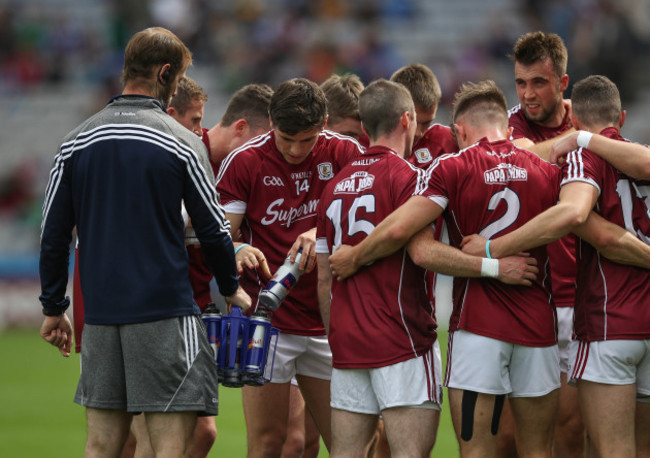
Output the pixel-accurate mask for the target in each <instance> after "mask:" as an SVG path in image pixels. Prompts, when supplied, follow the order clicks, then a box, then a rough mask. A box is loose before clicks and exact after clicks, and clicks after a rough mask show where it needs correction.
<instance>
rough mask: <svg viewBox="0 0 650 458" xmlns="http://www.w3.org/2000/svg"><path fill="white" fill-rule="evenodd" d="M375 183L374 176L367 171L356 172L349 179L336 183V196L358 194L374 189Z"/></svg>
mask: <svg viewBox="0 0 650 458" xmlns="http://www.w3.org/2000/svg"><path fill="white" fill-rule="evenodd" d="M374 182H375V176H374V175H371V174H370V173H368V172H365V171H361V172H354V173H353V174H352V175H350V176H349V177H348V178H345V179H343V180H341V181H339V182H338V183H336V186H335V187H334V194H358V193H360V192H362V191H365V190H367V189H370V188H372V184H373V183H374Z"/></svg>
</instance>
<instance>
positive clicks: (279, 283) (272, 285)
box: [259, 248, 303, 310]
mask: <svg viewBox="0 0 650 458" xmlns="http://www.w3.org/2000/svg"><path fill="white" fill-rule="evenodd" d="M301 256H302V248H301V249H300V250H298V254H296V262H294V263H292V262H291V261H290V256H287V259H285V261H284V264H282V265H281V266H280V268H279V269H278V270H277V272H275V275H273V277H271V280H270V281H269V282H268V284H267V285H266V286H265V287H264V289H263V290H262V292H261V293H260V296H259V299H260V303H261V304H262V305H263V306H264V307H265V308H266V309H268V310H276V309H277V308H278V307H280V304H281V303H282V301H283V300H284V298H285V297H287V294H289V291H291V288H293V286H294V285H295V284H296V283H297V282H298V279H299V278H300V275H302V272H303V271H301V270H300V269H299V268H298V266H299V265H300V257H301Z"/></svg>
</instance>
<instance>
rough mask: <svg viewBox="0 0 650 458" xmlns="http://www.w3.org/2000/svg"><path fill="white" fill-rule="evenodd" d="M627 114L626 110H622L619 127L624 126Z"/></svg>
mask: <svg viewBox="0 0 650 458" xmlns="http://www.w3.org/2000/svg"><path fill="white" fill-rule="evenodd" d="M626 115H627V113H626V111H625V110H621V117H620V118H619V121H618V128H619V129H620V128H621V127H623V124H625V116H626Z"/></svg>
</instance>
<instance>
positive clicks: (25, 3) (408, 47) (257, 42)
mask: <svg viewBox="0 0 650 458" xmlns="http://www.w3.org/2000/svg"><path fill="white" fill-rule="evenodd" d="M453 3H454V4H455V5H457V6H458V5H464V6H465V8H467V10H468V11H472V10H473V6H474V5H475V6H476V8H477V9H478V7H479V5H482V4H483V0H456V1H455V2H453ZM495 4H498V8H500V10H497V11H495V13H494V14H493V15H491V16H490V17H485V18H483V26H482V27H480V28H476V27H475V26H473V25H472V30H471V31H468V30H467V29H463V28H462V20H463V18H462V17H461V21H460V22H459V23H458V26H457V27H456V28H457V29H458V30H459V33H458V36H457V37H452V36H450V34H448V33H447V32H445V35H444V36H441V35H440V34H437V33H436V30H435V27H432V26H431V24H436V22H435V21H433V19H434V18H435V16H436V14H437V12H438V11H439V12H440V14H446V13H445V12H446V11H449V8H452V7H453V6H450V4H449V2H445V1H444V0H436V1H432V0H419V1H412V0H379V1H378V0H354V1H343V0H230V1H210V0H85V1H81V0H47V1H46V0H21V1H15V0H0V101H3V105H6V104H7V100H12V101H16V100H17V99H21V98H29V97H39V96H40V94H42V93H43V91H47V92H48V93H52V92H56V90H57V89H56V88H57V87H69V86H71V85H78V86H79V87H82V88H88V91H89V92H88V94H87V99H88V100H89V107H88V111H95V110H96V109H97V107H98V106H100V105H101V104H103V103H105V101H106V100H108V97H109V96H110V95H112V94H116V93H118V92H119V91H120V87H121V86H120V80H119V79H120V73H121V68H122V61H121V59H122V55H123V48H124V45H125V43H126V42H127V41H128V39H129V38H130V36H131V35H132V33H133V32H134V31H136V30H139V29H141V28H143V27H146V26H150V25H154V24H155V25H162V26H165V27H167V28H169V29H171V30H173V31H174V32H175V33H177V35H178V36H179V37H180V38H181V39H182V40H183V41H185V42H186V43H187V44H188V46H189V47H190V49H191V50H192V52H193V53H194V67H195V68H196V69H197V70H199V69H202V70H203V71H204V72H205V73H207V74H209V75H210V77H211V79H212V81H210V84H207V82H205V81H201V80H200V79H199V81H200V82H201V83H203V84H204V86H206V87H207V88H208V89H209V90H214V91H216V92H218V93H220V94H221V95H219V94H209V95H210V97H211V100H217V101H218V100H224V99H227V97H228V96H229V94H231V93H232V92H234V91H235V90H236V89H238V88H239V87H241V86H242V85H244V84H247V83H251V82H265V83H268V84H270V85H276V84H277V83H279V82H281V81H284V80H286V79H288V78H292V77H296V76H304V77H307V78H310V79H312V80H314V81H315V82H317V83H320V82H322V81H324V80H325V79H326V78H327V77H328V76H329V75H330V74H332V73H343V72H353V73H356V74H357V75H359V76H360V78H361V79H362V81H363V82H364V83H365V84H367V83H369V82H370V81H372V80H373V79H375V78H377V77H388V76H390V74H391V73H392V72H393V71H394V70H395V69H397V68H398V67H400V66H401V65H404V64H406V63H411V62H413V61H419V62H421V63H423V64H425V65H427V66H429V67H430V68H432V69H433V70H434V72H436V74H437V76H438V78H439V80H440V84H441V86H442V91H443V106H442V108H441V111H442V113H443V116H444V112H445V105H446V106H448V105H449V103H450V97H451V95H452V94H453V93H454V92H455V90H456V88H457V87H458V85H459V84H460V83H462V82H463V81H467V80H479V79H484V78H492V79H494V80H496V81H497V83H498V84H499V85H500V86H501V87H503V88H504V90H505V91H506V93H507V94H508V91H511V90H513V89H514V84H512V66H511V64H510V63H509V60H508V57H507V56H508V54H509V53H510V51H511V49H512V44H513V43H514V40H515V39H516V37H517V36H519V35H520V34H521V33H523V32H525V31H532V30H544V31H552V32H555V33H558V34H559V35H560V36H561V37H562V38H563V39H564V40H565V42H566V44H567V47H568V49H569V69H568V74H569V75H570V77H571V80H572V81H577V80H579V79H580V78H582V77H584V76H586V75H589V74H594V73H598V74H604V75H607V76H608V77H609V78H611V79H612V80H613V81H614V82H615V83H616V84H617V85H618V87H619V88H620V90H621V95H622V97H623V102H624V104H628V103H632V102H633V101H634V100H635V98H636V97H637V95H638V94H639V93H640V91H642V90H644V89H647V87H644V86H647V85H648V84H649V83H648V82H647V81H646V80H647V79H646V78H645V74H646V70H650V0H570V1H563V0H527V1H515V0H501V1H499V2H495ZM481 11H483V9H481ZM466 17H467V16H466ZM437 19H438V21H441V20H442V21H445V20H446V18H444V17H442V18H440V17H438V18H437ZM454 20H456V21H458V17H455V18H454ZM467 20H468V21H469V18H468V17H467ZM476 20H477V19H476V18H474V23H475V22H476ZM479 20H480V18H479ZM438 23H439V22H438ZM84 90H85V89H84ZM569 94H570V91H567V94H566V96H567V97H568V96H569ZM62 97H63V96H62ZM509 100H512V101H514V100H516V99H515V98H514V97H513V98H512V99H511V98H510V97H509ZM3 113H9V111H8V110H7V109H5V111H3ZM61 115H63V116H65V115H66V113H61ZM87 115H88V113H87V112H86V113H80V114H79V113H77V114H75V116H76V117H75V118H74V119H71V121H70V126H71V127H72V126H74V125H75V124H76V123H77V122H78V121H79V120H80V119H82V118H83V117H85V116H87ZM443 120H444V118H443ZM1 132H2V136H3V137H4V136H5V135H12V134H15V135H22V136H23V137H26V138H25V139H24V140H25V142H26V143H27V142H29V141H30V139H29V138H28V137H29V136H27V135H24V133H18V132H15V133H14V132H11V133H7V132H6V130H4V131H1ZM65 133H67V132H60V133H59V135H60V137H62V136H63V135H65ZM38 134H39V132H38V130H36V131H35V132H31V133H30V134H29V135H30V136H37V135H38ZM60 137H59V138H58V139H54V140H56V141H55V143H57V142H58V140H60ZM635 140H643V139H635ZM3 144H5V140H3V141H2V142H0V145H3ZM13 144H15V142H14V143H13ZM0 148H2V146H0ZM11 149H12V151H7V150H6V149H5V148H3V149H2V151H3V157H5V155H13V156H14V157H16V156H18V159H17V160H14V161H10V162H9V163H10V164H12V166H11V167H9V169H8V170H7V169H5V170H4V171H3V172H2V173H0V221H2V223H3V224H2V225H1V226H2V229H0V260H2V259H3V258H4V257H6V255H8V254H14V255H16V254H18V255H23V254H27V255H33V254H34V253H36V252H37V249H38V235H39V230H40V207H41V202H42V195H43V191H44V186H45V182H46V178H47V173H48V171H49V166H50V164H51V157H52V154H53V151H43V152H42V153H41V154H42V155H41V156H40V157H31V155H30V154H29V153H25V152H29V151H30V150H29V149H28V148H25V152H23V151H22V150H21V148H16V147H12V148H11ZM2 270H3V269H2V263H1V262H0V275H2V273H3V272H2Z"/></svg>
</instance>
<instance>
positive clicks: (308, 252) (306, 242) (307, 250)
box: [289, 227, 316, 273]
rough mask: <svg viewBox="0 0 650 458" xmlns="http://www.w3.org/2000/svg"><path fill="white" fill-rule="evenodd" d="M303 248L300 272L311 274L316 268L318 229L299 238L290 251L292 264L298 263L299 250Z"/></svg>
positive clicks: (304, 233) (311, 230) (309, 231)
mask: <svg viewBox="0 0 650 458" xmlns="http://www.w3.org/2000/svg"><path fill="white" fill-rule="evenodd" d="M301 248H302V254H301V255H300V270H304V271H305V273H309V272H311V271H312V270H314V267H316V228H315V227H314V228H312V229H309V230H308V231H307V232H303V233H302V234H300V235H299V236H298V238H297V239H296V241H295V242H294V243H293V245H292V246H291V250H289V257H290V260H291V262H295V261H296V256H297V255H298V250H300V249H301Z"/></svg>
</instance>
